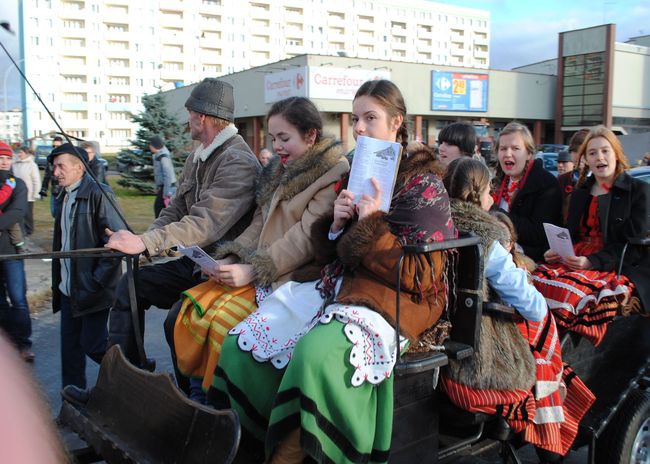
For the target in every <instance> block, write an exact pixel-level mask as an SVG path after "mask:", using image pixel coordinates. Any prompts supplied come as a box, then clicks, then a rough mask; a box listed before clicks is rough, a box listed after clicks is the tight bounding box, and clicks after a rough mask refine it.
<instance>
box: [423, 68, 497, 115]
mask: <svg viewBox="0 0 650 464" xmlns="http://www.w3.org/2000/svg"><path fill="white" fill-rule="evenodd" d="M488 82H489V81H488V75H487V74H476V73H455V72H446V71H433V72H432V73H431V109H432V110H434V111H468V112H472V111H474V112H486V111H487V96H488Z"/></svg>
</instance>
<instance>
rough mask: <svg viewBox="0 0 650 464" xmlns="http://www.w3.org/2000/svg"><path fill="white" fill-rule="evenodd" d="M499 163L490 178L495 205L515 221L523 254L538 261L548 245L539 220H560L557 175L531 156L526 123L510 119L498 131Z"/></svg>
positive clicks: (496, 146)
mask: <svg viewBox="0 0 650 464" xmlns="http://www.w3.org/2000/svg"><path fill="white" fill-rule="evenodd" d="M495 150H496V153H497V158H498V159H499V164H498V165H497V169H496V175H495V178H494V181H493V191H494V194H493V198H494V204H495V206H496V207H497V208H501V209H503V210H504V211H506V212H507V213H508V216H510V219H511V220H512V222H513V223H514V224H515V228H516V229H517V235H518V236H519V242H518V243H519V245H521V247H522V248H523V250H524V253H525V254H526V256H529V257H530V258H532V259H534V260H535V261H540V260H541V259H542V254H543V253H544V251H545V250H547V249H548V243H547V241H546V234H545V233H544V227H543V225H542V224H543V223H544V222H548V223H550V224H555V225H560V224H562V192H561V191H560V185H559V184H558V183H557V179H556V178H555V177H553V174H551V173H550V172H548V171H546V170H545V169H544V167H543V165H542V161H541V160H536V159H535V143H534V141H533V136H532V135H531V133H530V131H529V130H528V128H527V127H526V126H524V125H523V124H520V123H518V122H511V123H509V124H508V125H506V127H504V128H503V130H502V131H501V132H500V133H499V138H498V139H497V142H496V145H495Z"/></svg>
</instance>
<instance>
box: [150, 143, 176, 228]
mask: <svg viewBox="0 0 650 464" xmlns="http://www.w3.org/2000/svg"><path fill="white" fill-rule="evenodd" d="M149 150H150V151H151V153H153V177H154V182H155V184H156V200H155V201H154V204H153V212H154V216H155V217H156V218H157V217H158V216H160V212H161V211H162V210H163V208H167V206H169V202H170V201H171V200H172V196H174V194H175V193H176V173H175V172H174V164H173V163H172V155H171V153H169V149H168V148H167V147H166V146H165V142H164V141H163V139H162V138H161V137H160V136H158V135H156V136H154V137H152V138H151V140H150V141H149Z"/></svg>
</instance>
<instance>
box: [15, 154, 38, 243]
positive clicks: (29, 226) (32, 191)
mask: <svg viewBox="0 0 650 464" xmlns="http://www.w3.org/2000/svg"><path fill="white" fill-rule="evenodd" d="M16 155H18V156H17V158H16V159H15V160H14V164H13V171H14V175H15V176H16V177H18V178H19V179H22V180H23V182H25V185H26V186H27V212H26V213H25V219H24V220H23V224H22V226H23V235H24V236H25V237H29V236H30V235H32V233H33V232H34V202H35V201H36V200H38V199H39V198H41V196H40V194H39V192H40V190H41V175H40V174H39V172H38V165H37V164H36V162H35V161H34V155H32V153H31V151H30V150H29V148H27V147H20V148H19V149H18V150H16Z"/></svg>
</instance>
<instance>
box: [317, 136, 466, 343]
mask: <svg viewBox="0 0 650 464" xmlns="http://www.w3.org/2000/svg"><path fill="white" fill-rule="evenodd" d="M408 152H409V156H408V157H407V158H403V159H402V161H401V163H400V170H399V173H398V176H397V181H396V184H395V192H399V191H400V188H401V187H403V186H406V185H407V184H410V183H411V182H412V181H413V180H414V179H418V178H420V179H422V182H427V183H432V182H435V183H437V182H440V184H441V181H440V179H439V177H440V175H441V172H442V170H441V167H440V164H439V163H438V162H437V161H436V160H435V159H434V158H433V155H432V153H431V151H430V150H429V149H427V148H426V147H424V146H423V145H419V146H414V145H410V146H409V148H408ZM441 191H442V192H443V194H444V197H445V199H444V202H445V203H446V205H447V207H446V210H447V217H446V218H440V219H441V222H442V223H447V226H449V227H450V228H451V229H453V223H452V221H451V216H450V213H449V209H448V200H447V198H446V196H447V194H446V191H445V190H444V187H441ZM398 196H399V194H395V195H394V196H393V200H392V203H393V204H394V203H395V202H396V201H399V199H398ZM414 214H417V213H415V212H414ZM332 219H333V218H332V216H331V215H330V216H329V217H325V218H322V219H321V220H319V221H318V222H317V223H316V224H315V225H314V228H315V229H317V228H319V229H320V230H319V232H318V233H317V234H316V232H315V233H314V235H315V236H316V235H317V236H318V237H319V239H320V240H321V241H320V242H319V243H318V245H317V249H318V252H319V257H320V258H321V259H323V258H324V255H325V251H326V250H330V252H331V253H332V255H331V256H329V257H328V258H329V260H333V259H334V258H336V257H338V259H339V260H340V261H341V262H342V264H343V265H344V274H343V277H342V278H343V281H342V283H341V288H340V290H339V293H338V295H337V296H336V302H338V303H343V304H352V305H359V306H365V307H367V308H370V309H372V310H374V311H376V312H378V313H380V314H381V315H382V316H383V317H384V318H385V319H386V320H387V321H388V322H389V323H390V324H391V325H392V326H393V327H395V326H396V323H395V320H396V303H395V297H396V294H397V291H396V274H395V270H396V269H397V264H398V261H399V258H400V256H401V254H402V245H401V243H400V239H399V238H398V236H397V235H395V231H394V230H393V228H392V227H391V224H390V223H389V222H388V221H389V218H388V216H387V215H386V214H385V213H383V212H377V213H374V214H373V215H371V216H369V217H368V218H365V219H363V220H360V221H355V222H353V223H351V224H348V226H347V228H346V231H345V232H344V234H343V235H342V236H341V237H340V238H339V239H338V240H337V241H336V242H332V241H329V240H328V235H327V230H329V227H330V225H331V223H332ZM454 231H455V229H454ZM333 245H335V247H336V248H335V250H334V247H333ZM445 263H446V259H445V255H444V253H443V252H434V253H431V254H429V255H426V256H425V255H415V256H412V255H407V256H406V257H405V259H404V263H403V267H402V275H401V302H400V331H401V332H402V334H403V335H405V336H407V337H408V338H409V339H410V340H411V341H415V340H416V339H417V338H418V337H419V336H420V335H421V334H422V333H423V332H424V331H425V330H426V329H428V328H429V327H431V326H433V325H434V324H435V323H436V322H437V321H438V319H440V316H441V314H442V311H443V309H444V307H445V304H446V302H447V291H446V285H445V283H444V274H445Z"/></svg>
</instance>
